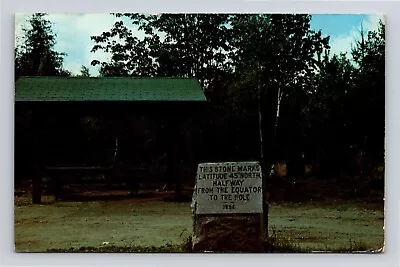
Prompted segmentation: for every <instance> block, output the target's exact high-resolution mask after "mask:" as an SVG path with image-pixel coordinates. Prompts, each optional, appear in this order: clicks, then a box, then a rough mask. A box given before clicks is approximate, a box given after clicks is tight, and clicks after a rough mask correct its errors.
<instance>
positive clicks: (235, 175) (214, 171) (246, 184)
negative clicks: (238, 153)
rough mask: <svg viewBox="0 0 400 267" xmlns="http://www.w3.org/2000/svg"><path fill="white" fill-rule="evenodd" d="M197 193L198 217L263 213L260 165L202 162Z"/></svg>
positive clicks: (198, 169) (198, 171) (197, 182)
mask: <svg viewBox="0 0 400 267" xmlns="http://www.w3.org/2000/svg"><path fill="white" fill-rule="evenodd" d="M194 193H195V195H196V205H197V207H196V214H216V213H218V214H229V213H262V212H263V209H262V198H263V194H262V175H261V167H260V164H259V163H258V162H223V163H201V164H199V165H198V168H197V178H196V187H195V192H194Z"/></svg>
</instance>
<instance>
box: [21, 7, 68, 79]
mask: <svg viewBox="0 0 400 267" xmlns="http://www.w3.org/2000/svg"><path fill="white" fill-rule="evenodd" d="M45 16H46V14H44V13H35V14H33V15H32V16H31V17H30V18H29V20H28V22H29V25H30V27H25V28H23V32H24V35H23V37H22V40H21V41H22V45H20V46H17V47H16V48H15V78H16V79H17V78H18V77H19V76H70V75H71V73H70V72H68V71H66V70H64V69H63V68H62V63H63V57H64V56H65V55H66V54H65V53H59V52H57V51H55V50H54V46H55V44H56V34H54V33H53V31H52V28H51V23H50V21H49V20H46V19H45Z"/></svg>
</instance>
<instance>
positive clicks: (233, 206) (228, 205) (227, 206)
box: [222, 204, 235, 210]
mask: <svg viewBox="0 0 400 267" xmlns="http://www.w3.org/2000/svg"><path fill="white" fill-rule="evenodd" d="M222 208H223V209H224V210H234V209H235V204H223V205H222Z"/></svg>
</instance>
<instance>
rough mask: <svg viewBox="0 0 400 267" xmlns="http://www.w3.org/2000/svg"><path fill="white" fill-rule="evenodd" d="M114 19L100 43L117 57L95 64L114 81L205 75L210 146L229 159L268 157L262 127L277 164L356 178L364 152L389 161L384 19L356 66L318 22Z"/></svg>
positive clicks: (274, 17)
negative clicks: (333, 48) (316, 27)
mask: <svg viewBox="0 0 400 267" xmlns="http://www.w3.org/2000/svg"><path fill="white" fill-rule="evenodd" d="M114 15H115V16H116V17H118V18H121V20H120V21H118V22H116V23H115V25H114V26H113V27H112V29H110V31H108V32H104V33H102V34H101V35H100V36H92V37H91V38H92V40H94V41H95V42H96V44H95V45H94V47H93V49H92V51H93V52H95V51H98V50H102V51H105V52H109V53H111V56H112V57H111V60H110V61H109V62H100V61H98V60H94V61H93V62H92V65H100V66H101V68H100V72H101V74H102V75H104V76H171V77H174V76H177V77H196V78H197V79H198V80H199V81H200V82H201V85H202V87H203V89H204V91H205V94H206V96H207V98H208V99H209V100H210V102H211V108H210V110H209V112H210V113H208V114H207V116H208V117H209V118H212V119H211V121H210V122H209V124H210V127H207V129H206V130H205V131H204V132H203V138H204V139H205V140H204V142H205V143H206V144H208V145H207V147H204V149H206V150H207V151H209V153H210V154H215V153H217V152H218V155H219V157H220V159H221V160H222V159H225V160H228V159H229V160H235V159H243V158H247V159H249V158H252V159H258V157H259V155H260V152H259V151H260V148H259V143H260V141H259V130H258V126H259V125H258V123H261V129H262V135H263V140H264V142H265V145H264V147H265V149H264V152H265V153H264V155H265V156H266V159H267V161H269V162H276V161H277V160H284V161H289V162H292V163H293V162H301V161H307V162H308V163H314V164H315V165H318V166H322V165H324V166H326V169H328V170H333V169H334V168H336V169H337V171H351V170H353V169H354V166H353V165H354V164H355V163H354V162H355V161H356V160H355V158H356V153H357V151H360V150H361V151H363V152H362V153H363V155H365V154H368V155H370V157H369V158H370V160H371V161H374V162H379V161H381V160H383V137H384V86H385V83H384V81H385V75H384V72H385V40H384V35H385V31H384V24H383V23H382V22H381V23H380V27H379V29H378V31H370V32H368V33H367V34H365V33H363V32H362V33H361V38H360V40H357V41H356V43H355V46H354V47H353V51H352V53H351V55H352V57H353V59H352V60H349V59H348V58H347V56H346V55H345V54H340V55H332V54H330V51H329V49H330V46H329V37H322V33H321V32H320V31H319V32H316V31H313V30H311V29H310V20H311V16H310V15H303V14H161V15H140V14H131V13H124V14H114ZM127 19H128V20H130V21H131V23H132V25H133V26H134V30H131V29H130V28H128V27H127V26H126V25H125V24H124V23H125V22H124V21H126V20H127ZM137 32H142V33H143V34H144V38H142V39H139V38H137V37H136V33H137ZM258 104H259V105H258ZM258 106H259V107H258ZM259 117H262V120H261V121H260V122H259V120H258V119H259ZM218 136H220V137H221V138H220V139H218V140H217V141H215V140H214V139H216V138H218ZM243 140H246V142H243ZM216 144H218V146H217V145H216ZM215 147H218V151H213V149H214V148H215ZM222 151H223V152H222ZM214 152H215V153H214ZM302 155H304V156H302ZM208 160H210V159H208ZM288 166H289V169H291V167H290V166H292V165H291V164H289V165H288ZM316 169H318V168H316ZM289 172H290V171H289Z"/></svg>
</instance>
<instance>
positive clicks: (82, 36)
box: [15, 13, 383, 76]
mask: <svg viewBox="0 0 400 267" xmlns="http://www.w3.org/2000/svg"><path fill="white" fill-rule="evenodd" d="M29 16H30V14H16V15H15V35H16V36H21V35H22V27H23V25H24V24H25V25H27V23H26V19H27V18H28V17H29ZM47 19H48V20H50V21H51V22H52V29H53V32H54V33H56V34H57V43H56V46H55V50H56V51H58V52H64V53H66V54H67V56H65V57H64V64H63V67H64V69H66V70H69V71H71V73H72V74H73V75H76V74H79V73H80V69H81V67H82V65H84V66H86V67H89V71H90V74H91V75H92V76H97V75H98V68H99V67H98V66H97V67H93V66H91V65H90V62H91V61H92V60H94V59H97V60H100V61H106V60H108V59H109V55H107V54H106V53H104V52H102V51H97V52H96V53H91V52H90V50H91V49H92V47H93V45H94V42H93V41H92V40H90V36H93V35H100V34H101V33H102V32H104V31H108V30H109V29H111V27H112V26H113V24H114V23H115V22H116V21H119V20H121V18H116V17H114V16H112V15H110V14H96V13H94V14H92V13H74V14H68V13H59V14H58V13H57V14H54V13H52V14H49V15H48V16H47ZM379 19H383V17H382V16H380V15H377V14H314V15H312V20H311V23H310V26H311V29H313V30H321V32H322V35H323V36H330V46H331V53H336V54H339V53H340V52H347V54H348V57H350V53H349V52H350V51H351V47H352V44H353V43H354V40H355V39H356V38H357V36H359V31H360V27H361V25H362V27H363V29H364V30H365V31H367V30H376V29H377V28H378V21H379ZM126 22H128V20H126ZM124 24H125V25H129V24H128V23H124Z"/></svg>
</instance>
